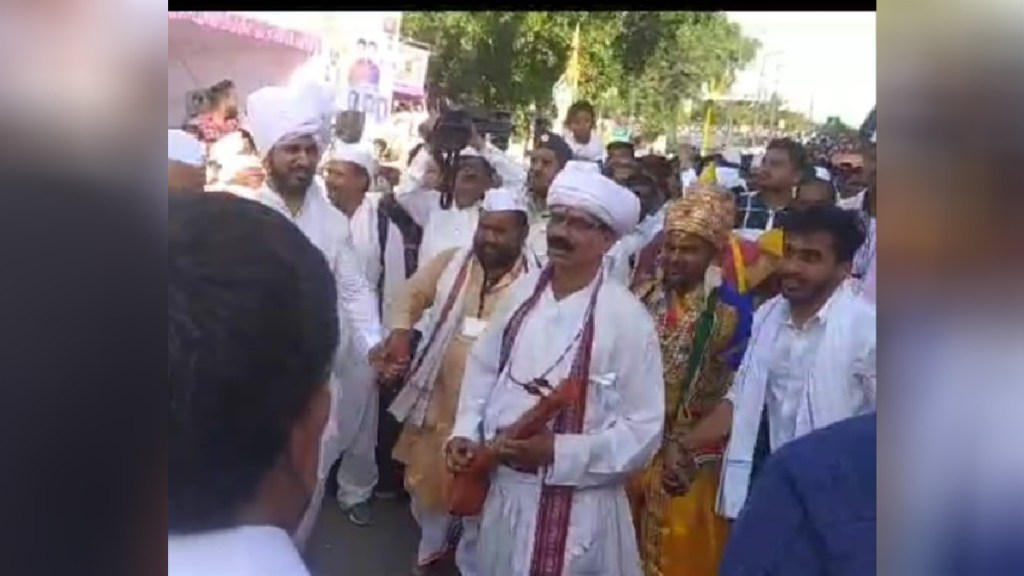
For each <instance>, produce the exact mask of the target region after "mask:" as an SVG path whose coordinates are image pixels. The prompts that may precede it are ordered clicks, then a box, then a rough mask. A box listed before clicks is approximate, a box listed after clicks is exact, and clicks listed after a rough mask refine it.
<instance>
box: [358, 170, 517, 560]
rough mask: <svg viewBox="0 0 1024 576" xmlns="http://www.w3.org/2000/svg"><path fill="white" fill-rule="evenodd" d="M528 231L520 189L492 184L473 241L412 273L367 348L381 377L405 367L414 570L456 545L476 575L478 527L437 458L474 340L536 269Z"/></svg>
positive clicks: (399, 454)
mask: <svg viewBox="0 0 1024 576" xmlns="http://www.w3.org/2000/svg"><path fill="white" fill-rule="evenodd" d="M527 229H528V226H527V215H526V204H525V202H523V200H522V197H521V196H520V195H519V193H518V192H516V191H511V190H504V189H493V190H490V191H488V192H487V194H486V195H485V197H484V201H483V205H482V210H481V213H480V221H479V223H478V224H477V229H476V233H475V234H474V237H473V248H472V249H468V248H451V249H448V250H445V251H444V252H442V253H440V254H439V255H437V256H436V257H435V258H434V259H433V260H430V261H429V262H426V263H425V264H424V266H423V267H421V268H420V269H419V270H417V271H416V273H415V274H413V276H412V277H411V278H409V281H408V283H407V284H406V286H405V288H404V290H402V292H401V293H400V294H399V296H398V298H397V301H396V302H395V305H394V307H393V308H392V310H391V312H390V315H389V316H390V328H391V333H390V334H389V335H388V338H387V340H386V341H385V342H384V344H383V345H382V346H380V347H379V348H378V349H377V350H375V351H374V352H373V353H372V354H371V359H372V361H373V362H374V364H375V365H376V366H377V367H378V369H379V371H380V372H381V373H383V374H384V375H386V376H390V377H392V378H394V377H398V376H400V375H404V373H406V372H407V373H408V378H407V379H406V381H405V386H404V387H403V388H402V390H401V391H400V392H399V393H398V395H397V397H396V398H395V401H394V402H393V403H392V405H391V408H390V410H391V413H392V414H393V415H394V416H395V418H396V419H397V420H398V421H399V422H403V424H404V426H403V430H402V434H401V436H400V437H399V439H398V443H397V444H396V446H395V449H394V457H395V459H396V460H398V461H400V462H402V463H404V464H405V466H406V469H405V485H406V488H407V489H408V491H409V493H410V495H411V496H412V512H413V516H414V517H415V518H416V521H417V522H418V523H419V526H420V534H421V535H420V544H419V551H418V554H417V560H416V569H415V570H416V573H418V574H430V573H434V571H436V570H440V564H441V563H442V561H444V560H446V558H445V557H446V556H447V555H448V554H449V553H450V552H451V551H452V550H455V549H456V546H457V550H455V551H456V563H457V564H458V567H459V570H460V571H461V572H462V574H464V575H465V576H474V575H475V574H478V571H477V564H476V562H475V558H474V556H475V555H474V547H475V541H476V535H475V534H476V524H475V522H474V521H473V520H465V521H461V522H460V521H459V519H456V518H452V517H450V516H449V515H448V506H447V501H446V499H445V494H446V491H447V488H448V487H447V486H446V484H447V479H448V474H447V471H446V470H445V467H444V461H443V460H442V459H441V458H439V456H440V454H441V448H442V446H443V444H444V441H445V440H447V439H448V436H449V435H450V434H451V431H452V426H453V424H454V423H455V409H456V406H457V405H458V401H459V391H460V389H461V385H462V376H463V369H464V366H465V363H466V356H467V354H468V353H469V349H470V346H472V344H473V343H474V342H475V341H476V339H477V337H478V336H479V335H480V333H481V332H483V330H484V328H485V327H486V326H487V324H488V322H489V320H490V318H491V315H492V314H493V313H494V311H495V310H496V309H497V308H498V306H500V305H501V304H502V302H503V301H504V300H505V298H506V297H507V295H508V293H509V288H510V287H511V286H512V284H513V282H514V281H515V280H516V279H517V278H519V277H520V276H521V275H522V274H524V273H525V272H527V271H529V270H531V269H533V268H535V267H536V260H535V258H533V257H531V256H529V255H527V254H525V253H524V250H523V243H524V242H525V240H526V232H527ZM418 324H419V325H423V326H424V330H423V338H422V340H421V341H420V345H419V348H418V350H416V351H415V352H416V354H415V357H413V326H415V325H418ZM410 362H411V369H410ZM460 534H461V541H460V538H459V537H460ZM481 567H482V565H481Z"/></svg>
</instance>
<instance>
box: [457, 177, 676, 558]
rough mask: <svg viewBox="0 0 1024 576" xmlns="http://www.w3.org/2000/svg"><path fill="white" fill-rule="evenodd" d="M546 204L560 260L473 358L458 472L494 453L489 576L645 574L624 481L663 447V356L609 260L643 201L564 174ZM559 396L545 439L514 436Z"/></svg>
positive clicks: (517, 290) (498, 321)
mask: <svg viewBox="0 0 1024 576" xmlns="http://www.w3.org/2000/svg"><path fill="white" fill-rule="evenodd" d="M548 204H549V206H550V208H551V221H550V223H549V225H548V229H547V236H548V257H549V259H550V263H549V265H548V266H547V267H546V268H544V269H543V270H535V271H533V272H531V273H529V274H528V275H526V276H524V277H523V278H521V279H520V280H519V281H518V282H516V284H515V286H513V288H512V294H510V295H509V298H508V301H507V302H506V303H505V304H504V305H503V306H502V311H501V312H500V313H499V315H498V316H497V317H496V318H494V319H493V320H492V322H491V324H490V326H489V327H488V329H487V331H486V332H484V334H483V335H482V336H481V337H480V339H479V340H478V341H477V343H476V344H475V345H474V347H473V349H472V351H471V352H470V355H469V359H468V361H467V365H466V373H465V376H464V378H463V382H462V393H461V396H460V398H459V408H458V413H457V414H458V415H457V417H456V420H455V427H454V430H453V431H452V435H451V436H452V437H451V440H449V441H448V443H447V444H446V446H445V452H446V457H447V460H448V467H449V469H451V470H452V471H453V472H454V473H456V474H460V473H465V472H466V471H467V470H468V467H469V466H470V465H471V463H472V462H473V460H474V458H477V457H479V456H480V452H481V450H482V448H483V447H484V445H485V443H486V445H487V447H488V448H489V449H490V450H492V451H493V453H495V454H497V457H498V460H499V462H500V464H499V465H498V466H497V468H496V469H494V470H493V471H492V472H491V475H490V481H491V484H490V490H489V492H488V494H487V499H486V502H485V503H484V505H483V511H482V514H481V517H480V531H479V540H478V544H477V561H478V563H479V565H480V566H487V567H488V574H489V575H490V576H518V575H521V574H534V575H550V576H581V575H584V574H615V575H617V576H639V575H640V574H642V571H641V568H640V558H639V554H638V552H637V543H636V538H635V534H634V530H633V521H632V517H631V514H630V509H629V501H628V499H627V497H626V490H625V485H626V482H627V479H628V478H629V476H630V475H631V474H633V473H634V472H636V471H638V470H641V469H642V468H643V467H644V466H646V465H647V463H648V462H649V461H650V459H651V457H652V456H654V454H655V452H656V451H657V449H658V446H659V445H660V443H661V431H662V425H663V422H664V417H665V414H664V411H665V398H664V390H663V375H662V365H661V351H660V347H659V345H658V337H657V333H656V331H655V328H654V323H653V321H652V320H651V317H650V314H648V313H647V311H646V309H645V308H644V307H643V305H642V304H640V302H639V301H638V300H637V299H636V297H635V296H633V295H632V294H631V293H630V292H629V291H628V290H627V289H626V288H625V287H624V286H623V285H621V284H619V283H617V282H611V281H606V280H605V278H606V275H605V270H604V256H605V253H606V252H607V251H608V249H609V248H611V246H612V244H614V243H615V241H616V240H617V239H618V238H619V237H621V236H622V235H623V234H625V233H627V232H629V231H630V230H632V229H633V228H634V227H635V226H636V223H637V221H638V220H639V216H640V202H639V200H637V198H636V196H635V195H634V194H633V193H632V192H630V191H629V190H627V189H626V188H623V187H622V186H619V185H618V184H616V183H614V182H613V181H611V180H610V179H608V178H606V177H604V176H602V175H601V174H600V173H598V172H596V171H590V170H584V169H575V168H567V169H565V170H563V171H562V172H561V173H559V174H558V176H557V177H556V178H555V180H554V182H553V183H552V184H551V191H550V195H549V197H548ZM598 327H599V328H598ZM565 386H567V388H563V387H565ZM556 389H557V390H558V391H559V392H558V394H559V396H560V397H563V398H565V399H566V400H567V404H566V405H564V406H563V407H562V408H561V409H560V410H559V411H558V413H557V415H556V416H555V417H554V418H553V421H551V422H550V423H549V425H548V426H545V427H544V428H543V431H542V432H540V433H537V434H535V435H532V436H529V435H527V434H522V435H518V434H517V435H516V436H513V437H510V436H507V435H506V434H505V431H506V430H507V429H508V428H509V427H510V426H512V425H513V424H514V423H516V422H517V421H519V420H520V418H522V417H523V415H524V413H526V412H527V411H531V412H535V411H534V410H533V409H534V408H535V406H536V405H537V404H538V402H543V403H544V405H549V404H550V402H551V400H550V399H549V398H544V399H540V400H539V399H538V397H546V396H549V395H550V394H552V393H554V390H556Z"/></svg>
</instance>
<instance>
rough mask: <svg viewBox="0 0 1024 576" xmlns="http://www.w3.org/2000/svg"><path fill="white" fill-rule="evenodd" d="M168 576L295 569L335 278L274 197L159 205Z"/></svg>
mask: <svg viewBox="0 0 1024 576" xmlns="http://www.w3.org/2000/svg"><path fill="white" fill-rule="evenodd" d="M167 251H168V294H167V298H168V300H167V323H168V324H167V345H168V350H167V359H168V370H169V373H170V375H169V379H170V390H171V404H170V416H169V435H170V444H169V451H168V456H167V478H168V481H167V484H168V486H167V508H168V520H167V529H168V534H169V536H168V540H167V569H168V574H169V575H170V576H224V575H225V574H238V575H240V576H241V575H252V576H256V575H257V574H274V575H275V576H306V575H307V574H308V572H307V571H306V568H305V566H304V565H303V562H302V559H301V558H300V556H299V553H298V551H297V550H296V548H295V545H294V544H293V542H292V538H291V537H292V535H293V534H294V533H295V532H296V530H298V528H299V525H300V522H301V521H302V519H303V517H304V515H305V514H306V512H307V510H308V509H309V508H310V507H312V506H317V507H318V506H319V502H318V501H317V500H316V499H315V498H314V494H315V493H316V492H317V490H318V487H319V485H320V481H319V478H318V469H319V467H320V442H321V436H322V434H323V430H324V425H325V424H326V422H327V419H328V413H329V411H330V405H331V392H330V389H329V387H328V382H329V380H330V375H331V367H332V359H333V356H334V353H335V350H336V349H337V347H338V319H337V310H336V306H337V296H336V294H335V288H334V279H333V278H332V275H331V271H330V269H329V267H328V266H327V263H326V261H324V258H323V256H322V255H321V254H320V252H319V250H317V248H316V247H315V246H313V244H312V243H310V241H309V240H307V239H306V237H305V236H303V235H302V233H301V232H300V231H299V230H298V229H297V228H295V227H294V226H292V225H291V224H290V223H289V222H288V221H287V219H285V218H284V217H282V216H281V215H279V214H277V213H275V212H274V211H273V210H270V209H269V208H266V207H264V206H261V205H259V204H257V203H254V202H250V201H248V200H242V199H238V198H236V197H234V196H232V195H229V194H226V193H217V192H214V193H205V194H204V193H190V192H185V193H182V194H181V195H180V196H175V197H172V198H171V200H170V207H169V215H168V239H167Z"/></svg>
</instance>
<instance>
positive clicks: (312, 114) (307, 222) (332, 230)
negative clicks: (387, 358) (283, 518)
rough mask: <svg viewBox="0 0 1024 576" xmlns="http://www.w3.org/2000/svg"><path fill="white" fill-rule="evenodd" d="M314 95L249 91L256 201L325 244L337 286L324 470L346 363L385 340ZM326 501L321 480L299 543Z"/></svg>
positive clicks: (335, 444) (330, 456) (335, 449)
mask: <svg viewBox="0 0 1024 576" xmlns="http://www.w3.org/2000/svg"><path fill="white" fill-rule="evenodd" d="M315 101H316V99H314V98H312V97H310V95H307V94H303V93H302V92H300V91H297V90H295V89H288V88H282V87H277V86H270V87H266V88H261V89H259V90H257V91H256V92H254V93H252V94H250V95H249V98H248V101H247V106H246V109H247V113H248V117H249V132H250V134H252V138H253V141H254V142H255V143H256V151H257V153H258V154H259V156H260V157H261V158H262V159H263V167H264V169H265V171H266V182H265V183H264V185H263V186H262V187H261V188H260V190H259V191H258V192H257V194H256V197H257V199H258V200H259V201H260V202H262V203H263V204H265V205H267V206H269V207H271V208H273V209H275V210H277V211H278V212H280V213H281V214H282V215H284V216H285V217H287V218H288V219H289V220H291V221H292V222H293V223H294V224H295V225H296V226H298V227H299V229H300V230H302V232H303V233H304V234H305V235H306V236H307V237H308V238H309V240H310V241H311V242H312V243H313V244H314V245H315V246H316V247H317V248H319V249H320V251H321V252H322V253H323V254H324V257H325V258H326V259H327V262H328V264H329V265H330V267H331V271H332V272H333V274H334V278H335V281H336V283H337V293H338V318H339V330H340V333H341V338H340V340H339V341H340V342H341V345H340V347H339V353H338V355H337V358H336V361H335V366H334V369H333V370H332V374H331V391H332V394H333V396H334V402H333V404H332V407H331V417H330V419H329V421H328V424H327V428H326V429H325V430H324V442H323V453H322V454H321V466H320V474H321V478H324V477H326V475H327V470H328V467H329V466H330V465H331V464H332V463H333V462H334V460H335V458H336V457H337V455H338V454H340V452H341V451H342V449H343V448H345V447H344V446H340V445H339V435H338V430H337V427H338V424H337V412H338V404H339V402H338V401H339V399H340V398H341V396H342V387H343V386H347V385H349V383H348V382H345V381H343V380H342V377H343V375H344V373H343V370H342V368H343V367H344V366H345V365H346V363H349V362H351V361H352V359H353V358H365V356H366V354H367V352H368V351H369V350H370V348H372V347H373V346H375V345H376V344H377V343H378V342H379V341H380V340H381V326H380V315H379V313H378V311H377V301H376V299H375V298H374V296H373V292H372V290H371V289H370V286H369V283H368V282H367V281H366V278H365V276H364V275H363V271H362V268H361V267H360V265H359V259H358V257H357V256H356V253H355V249H354V247H353V245H352V237H351V234H350V233H349V226H348V221H347V220H346V218H345V216H344V215H343V214H342V213H341V212H339V211H338V210H336V209H335V208H334V207H333V206H331V204H330V202H329V201H328V200H327V194H326V192H325V191H324V190H323V189H322V187H321V185H320V184H319V183H318V182H317V181H316V179H315V178H314V176H315V174H316V167H317V164H318V163H319V161H320V150H321V147H322V145H323V142H321V141H320V138H321V136H322V135H323V133H324V130H323V124H322V123H323V120H324V117H325V115H324V111H323V110H321V109H320V108H319V107H318V106H316V105H313V102H315ZM322 498H323V482H321V483H320V486H319V487H318V492H317V494H315V495H314V496H313V499H312V502H311V503H310V508H309V510H308V511H307V514H306V517H305V518H304V519H303V522H302V525H301V526H300V527H299V531H298V533H297V534H296V539H297V540H298V541H299V543H300V545H301V544H302V543H303V542H304V541H305V540H306V539H307V538H308V536H309V533H310V532H311V531H312V528H313V524H314V522H315V519H316V512H317V511H319V508H320V501H321V500H322Z"/></svg>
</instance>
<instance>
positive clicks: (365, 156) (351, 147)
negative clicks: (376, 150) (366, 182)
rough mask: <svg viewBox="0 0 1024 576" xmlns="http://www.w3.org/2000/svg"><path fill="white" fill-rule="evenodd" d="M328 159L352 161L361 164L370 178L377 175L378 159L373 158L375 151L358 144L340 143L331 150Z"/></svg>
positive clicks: (357, 164)
mask: <svg viewBox="0 0 1024 576" xmlns="http://www.w3.org/2000/svg"><path fill="white" fill-rule="evenodd" d="M327 159H328V160H336V161H340V162H351V163H353V164H355V165H356V166H361V167H362V168H363V170H366V174H367V175H369V176H370V178H373V177H374V176H376V175H377V161H376V160H374V159H373V152H371V151H369V150H367V149H366V148H364V147H362V146H359V145H358V144H344V143H342V144H339V145H338V146H336V147H335V148H334V149H333V150H331V152H330V155H329V156H328V158H327Z"/></svg>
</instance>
